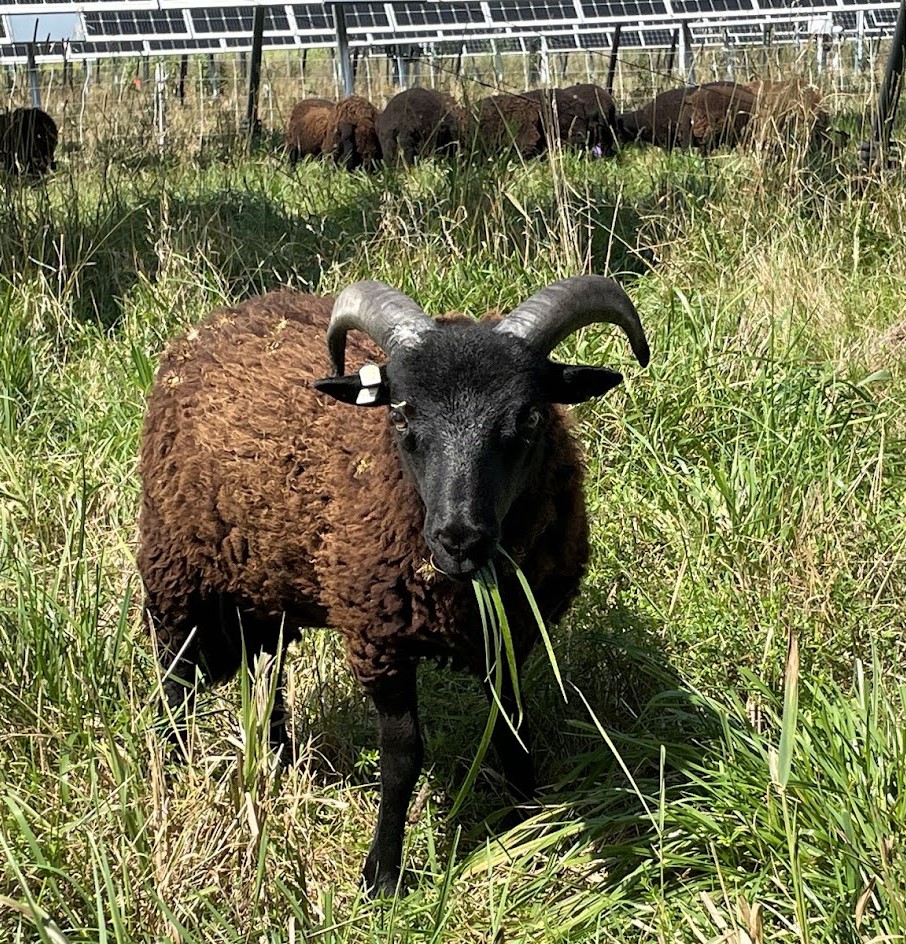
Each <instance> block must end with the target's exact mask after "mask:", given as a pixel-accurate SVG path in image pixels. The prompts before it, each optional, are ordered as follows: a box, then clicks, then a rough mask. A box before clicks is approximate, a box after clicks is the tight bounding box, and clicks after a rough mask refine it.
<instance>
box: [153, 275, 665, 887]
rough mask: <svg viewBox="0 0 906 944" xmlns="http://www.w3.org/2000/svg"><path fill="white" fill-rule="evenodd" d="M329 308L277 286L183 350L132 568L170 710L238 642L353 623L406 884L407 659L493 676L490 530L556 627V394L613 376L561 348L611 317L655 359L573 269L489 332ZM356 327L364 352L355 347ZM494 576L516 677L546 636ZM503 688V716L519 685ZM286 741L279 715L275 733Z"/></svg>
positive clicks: (574, 498) (627, 322)
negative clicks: (568, 358)
mask: <svg viewBox="0 0 906 944" xmlns="http://www.w3.org/2000/svg"><path fill="white" fill-rule="evenodd" d="M331 304H332V302H331V299H328V298H317V297H313V296H310V295H300V294H296V293H292V292H275V293H272V294H269V295H264V296H262V297H259V298H253V299H251V300H249V301H247V302H245V303H244V304H242V305H239V306H237V307H235V308H224V309H220V310H218V311H216V312H214V314H213V315H211V316H210V317H209V318H208V319H207V320H206V321H205V322H204V323H203V324H202V325H200V326H199V327H198V328H195V329H193V330H191V331H190V332H189V333H188V334H186V335H185V336H184V337H182V338H180V339H179V340H177V341H174V342H173V343H172V344H171V346H170V348H169V349H168V351H167V353H166V354H165V356H164V358H163V361H162V363H161V366H160V369H159V371H158V374H157V378H156V380H155V383H154V388H153V390H152V393H151V396H150V400H149V403H148V410H147V415H146V419H145V426H144V432H143V436H142V445H141V457H140V473H141V477H142V501H141V512H140V518H139V531H140V546H139V551H138V566H139V569H140V571H141V574H142V578H143V581H144V585H145V590H146V601H147V608H148V613H149V616H150V619H151V622H152V625H153V627H154V630H155V634H156V638H157V642H158V651H159V654H160V657H161V660H162V665H163V668H164V669H165V670H166V675H165V681H164V690H165V694H166V697H167V701H168V704H169V706H170V708H171V709H172V711H173V712H174V713H176V712H180V711H181V710H182V709H183V706H184V702H186V703H188V704H189V705H190V704H191V700H192V698H193V692H194V682H195V679H196V674H197V673H198V672H200V673H202V675H203V677H204V678H205V680H206V681H207V682H209V683H212V682H217V681H219V680H222V679H226V678H229V677H230V676H231V675H233V674H234V673H235V672H236V670H237V669H238V668H239V666H240V664H241V658H242V650H243V646H244V647H245V649H246V651H247V652H248V656H249V659H250V660H251V658H252V657H253V656H254V655H255V654H256V653H257V652H258V651H267V652H275V651H277V650H278V648H279V647H280V646H281V644H282V645H283V646H286V645H287V644H288V643H289V642H291V641H292V640H293V639H295V638H297V637H298V635H299V633H300V631H301V630H302V629H303V628H304V627H306V626H312V625H329V626H332V627H334V628H335V629H337V630H338V631H339V632H340V634H341V635H342V637H343V641H344V643H345V648H346V655H347V660H348V662H349V665H350V667H351V669H352V671H353V673H354V675H355V677H356V678H357V679H358V681H359V682H360V684H361V685H362V687H363V688H364V689H365V691H366V692H367V693H368V694H369V695H370V696H371V698H372V700H373V701H374V704H375V707H376V708H377V712H378V721H379V725H380V747H381V807H380V813H379V816H378V824H377V829H376V832H375V837H374V841H373V843H372V846H371V851H370V852H369V854H368V858H367V860H366V863H365V869H364V882H365V884H366V887H367V888H368V889H369V890H371V891H372V892H375V891H377V892H381V893H384V892H391V891H393V890H394V889H395V887H396V885H397V882H398V880H399V876H400V867H401V851H402V839H403V828H404V824H405V817H406V810H407V807H408V804H409V800H410V798H411V794H412V789H413V787H414V785H415V781H416V779H417V778H418V775H419V772H420V770H421V765H422V757H423V748H422V742H421V735H420V733H419V728H418V717H417V694H416V687H415V672H416V666H417V663H418V662H419V661H420V660H422V659H425V658H431V659H434V658H436V659H440V660H443V661H448V662H452V663H453V664H454V665H457V666H460V667H463V668H465V669H468V670H469V671H471V672H472V673H473V674H475V675H477V676H478V677H479V678H481V679H485V680H486V676H487V671H488V670H487V666H486V662H485V659H486V657H485V642H484V638H483V635H482V630H481V625H480V619H479V617H478V613H477V608H476V604H475V600H474V597H473V594H472V590H471V588H470V586H469V583H468V578H469V577H470V576H472V575H473V574H475V573H476V572H477V571H478V570H479V568H481V567H483V566H484V565H485V564H487V562H489V561H490V560H491V559H492V558H493V556H494V555H495V554H496V549H497V547H498V542H499V544H500V545H502V546H503V547H505V548H507V549H509V551H510V552H511V553H512V554H513V556H514V557H515V558H516V559H517V560H518V561H519V563H520V564H521V566H522V568H523V570H524V572H525V574H526V575H527V577H528V579H529V581H530V583H531V586H532V589H533V592H534V595H535V599H536V601H537V603H538V606H539V608H540V612H541V614H542V616H543V618H544V619H545V621H546V622H548V623H552V622H555V621H556V620H557V619H558V618H559V617H560V616H561V615H562V614H563V612H564V611H565V609H566V607H567V606H568V605H569V603H570V601H571V600H572V598H573V596H574V595H575V593H576V592H577V590H578V587H579V582H580V580H581V577H582V574H583V572H584V570H585V566H586V560H587V556H588V524H587V519H586V511H585V503H584V498H583V492H582V476H583V466H582V462H581V459H580V456H579V453H578V449H577V446H576V444H575V441H574V439H573V437H572V436H571V434H570V430H569V422H568V420H567V418H566V416H565V414H564V413H563V411H562V410H561V408H560V407H559V406H557V405H556V404H559V403H576V402H580V401H583V400H587V399H590V398H591V397H595V396H600V395H603V394H604V393H605V392H606V391H608V390H610V389H611V388H613V387H614V386H615V385H616V384H618V383H619V382H620V380H621V379H622V378H621V377H620V375H619V374H617V373H615V372H614V371H611V370H608V369H607V368H603V367H590V366H578V365H565V364H558V363H556V362H553V361H551V360H550V359H549V358H548V353H549V352H550V351H551V350H552V349H553V348H554V347H555V346H556V345H557V343H558V342H559V341H560V340H562V339H563V338H565V337H566V336H567V335H569V334H570V333H571V332H573V331H575V330H577V329H578V328H579V327H581V326H583V325H587V324H591V323H592V322H601V321H605V322H610V323H612V324H616V325H618V326H620V327H621V328H622V330H624V331H625V332H626V334H627V336H628V338H629V340H630V343H631V344H632V348H633V351H634V352H635V354H636V356H637V358H638V359H639V361H640V363H642V364H646V363H647V362H648V346H647V342H646V340H645V335H644V331H643V330H642V326H641V324H640V322H639V319H638V316H637V314H636V312H635V309H634V307H633V305H632V302H631V301H630V300H629V298H628V297H627V296H626V294H625V293H624V292H623V291H622V289H620V288H619V287H618V286H617V285H616V284H615V283H613V282H611V281H610V280H608V279H604V278H601V277H600V276H582V277H578V278H575V279H566V280H564V281H563V282H559V283H556V284H554V285H551V286H548V287H547V288H546V289H542V290H541V291H540V292H538V293H536V294H535V295H534V296H532V298H530V299H528V300H527V301H526V302H524V303H523V304H522V305H520V306H519V307H518V308H517V309H516V310H515V311H513V312H512V313H511V314H510V315H509V316H507V317H506V318H503V319H500V320H496V321H494V320H485V321H482V322H478V323H476V322H472V321H470V320H468V319H464V318H453V319H441V320H439V321H433V320H432V319H430V318H428V317H427V316H426V315H425V314H424V312H423V311H422V310H421V309H420V308H419V307H418V305H416V303H415V302H413V301H412V300H411V299H409V298H407V297H406V296H404V295H402V294H401V293H399V292H397V291H395V290H394V289H391V288H389V287H388V286H386V285H382V284H381V283H379V282H360V283H356V284H355V285H352V286H350V287H349V288H347V289H346V290H345V291H344V292H343V293H342V294H341V295H340V296H339V298H338V299H337V301H336V303H335V304H334V305H333V311H332V313H331ZM356 330H357V331H361V332H363V333H364V334H365V335H366V336H368V337H370V338H372V339H373V341H374V344H372V343H371V342H370V341H353V340H351V339H350V340H348V341H347V333H348V332H349V331H356ZM325 332H326V336H327V349H325V345H324V337H325ZM375 345H377V348H380V349H382V350H383V351H384V353H385V355H386V357H387V360H386V363H385V365H384V366H383V367H381V368H378V367H376V366H375V365H374V364H372V365H371V366H370V367H369V368H367V369H366V370H362V371H360V372H359V373H353V374H348V375H344V367H345V362H346V355H347V354H348V355H349V357H350V360H351V361H352V362H353V363H354V364H356V365H358V364H361V363H363V362H365V361H368V360H372V359H374V358H375V357H376V356H377V349H376V347H375ZM328 351H329V355H330V356H329V360H328V356H327V355H328ZM326 374H332V376H330V377H327V378H325V375H326ZM318 378H324V379H318ZM330 397H333V398H334V399H330ZM335 400H339V401H342V402H339V403H338V402H335ZM348 404H355V405H360V406H361V407H387V408H388V409H386V410H385V409H362V408H359V409H356V407H355V406H352V405H348ZM498 570H499V574H500V585H501V593H502V596H503V599H504V600H505V601H506V606H507V610H508V615H509V619H510V624H511V632H512V637H513V641H514V647H515V653H516V659H517V661H518V663H519V665H520V666H521V664H522V662H523V661H524V659H525V657H526V656H527V654H528V653H529V651H530V650H531V648H532V647H533V645H534V644H535V642H536V640H537V638H538V627H537V625H536V623H535V621H534V619H533V617H532V614H531V612H530V610H529V608H528V605H527V603H526V601H525V599H524V597H523V594H522V592H521V590H520V589H519V586H518V583H517V580H516V578H515V576H514V575H513V574H512V573H511V572H510V570H509V569H508V568H507V566H506V565H505V564H502V563H500V564H499V566H498ZM486 684H487V683H486ZM502 701H503V705H504V708H505V710H507V713H508V714H510V715H512V713H513V709H514V695H513V686H512V684H511V683H510V681H509V680H507V681H506V682H505V683H504V688H503V693H502ZM275 713H279V714H282V699H281V698H280V697H279V689H278V704H277V706H276V707H275ZM520 733H521V735H522V738H523V743H520V741H519V740H518V738H516V737H515V736H514V735H513V733H512V732H511V730H510V728H509V726H508V725H507V724H506V723H503V722H499V723H498V724H497V726H496V729H495V732H494V743H495V745H496V748H497V751H498V754H499V756H500V760H501V762H502V764H503V767H504V771H505V774H506V777H507V780H508V782H509V784H510V787H511V790H512V791H513V793H514V795H515V796H517V797H522V798H526V797H529V796H530V795H531V794H532V793H533V791H534V773H533V768H532V764H531V760H530V756H529V755H527V754H526V748H525V747H524V746H523V744H527V743H528V741H527V732H526V731H525V729H524V727H523V728H521V729H520ZM282 734H283V732H282V731H281V727H280V724H279V723H278V722H275V723H274V726H273V728H272V737H273V738H274V739H275V740H277V741H279V740H280V738H281V736H282Z"/></svg>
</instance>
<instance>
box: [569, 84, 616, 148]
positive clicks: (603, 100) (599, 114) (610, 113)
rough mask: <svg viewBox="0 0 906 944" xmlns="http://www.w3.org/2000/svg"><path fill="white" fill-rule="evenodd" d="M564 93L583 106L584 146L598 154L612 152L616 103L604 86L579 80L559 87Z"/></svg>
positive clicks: (614, 135) (614, 137) (614, 140)
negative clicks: (573, 83) (585, 134)
mask: <svg viewBox="0 0 906 944" xmlns="http://www.w3.org/2000/svg"><path fill="white" fill-rule="evenodd" d="M561 91H562V92H563V94H564V95H566V96H569V97H571V98H575V99H578V100H579V101H580V102H582V104H583V105H584V106H585V119H586V127H587V135H588V136H587V140H586V141H585V142H584V143H585V145H586V147H589V148H591V149H592V150H593V151H595V153H596V154H599V155H610V154H612V153H613V150H614V144H615V142H616V127H617V121H616V114H617V113H616V105H615V104H614V100H613V96H612V95H611V94H610V92H608V91H607V89H606V88H602V87H601V86H600V85H595V84H594V83H592V82H581V83H579V84H578V85H569V86H567V87H566V88H564V89H561Z"/></svg>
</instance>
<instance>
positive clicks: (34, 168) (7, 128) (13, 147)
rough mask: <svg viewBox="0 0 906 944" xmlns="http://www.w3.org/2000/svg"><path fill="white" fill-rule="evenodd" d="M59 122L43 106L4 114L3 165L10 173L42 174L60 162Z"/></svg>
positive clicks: (0, 132) (0, 125)
mask: <svg viewBox="0 0 906 944" xmlns="http://www.w3.org/2000/svg"><path fill="white" fill-rule="evenodd" d="M57 138H58V133H57V125H56V122H55V121H54V120H53V118H51V117H50V115H48V114H47V112H46V111H42V110H41V109H40V108H16V109H14V110H13V111H11V112H9V113H7V114H4V115H0V167H2V168H3V169H4V170H5V171H6V172H7V173H8V174H21V175H23V176H27V177H40V176H41V175H42V174H46V173H47V172H48V171H49V170H52V169H53V168H54V167H55V166H56V162H55V161H54V152H55V150H56V147H57Z"/></svg>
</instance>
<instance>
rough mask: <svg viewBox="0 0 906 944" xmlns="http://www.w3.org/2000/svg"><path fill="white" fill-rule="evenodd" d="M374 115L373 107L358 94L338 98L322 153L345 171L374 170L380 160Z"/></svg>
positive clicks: (375, 116) (374, 109) (375, 113)
mask: <svg viewBox="0 0 906 944" xmlns="http://www.w3.org/2000/svg"><path fill="white" fill-rule="evenodd" d="M377 114H378V111H377V109H376V108H375V107H374V105H372V104H371V102H369V101H368V100H367V99H364V98H361V97H360V96H358V95H350V96H349V97H347V98H344V99H341V100H340V101H339V102H337V105H336V107H335V108H334V112H333V118H332V120H331V121H330V124H329V126H328V128H327V132H326V134H325V138H324V143H323V151H324V153H325V154H329V155H330V156H331V157H332V158H333V159H334V160H335V161H336V162H337V163H338V164H342V165H343V166H344V167H346V168H347V169H348V170H355V169H356V168H358V167H364V168H365V169H366V170H372V169H373V168H375V167H376V166H377V165H378V164H379V163H380V160H381V144H380V141H378V136H377V127H376V121H377Z"/></svg>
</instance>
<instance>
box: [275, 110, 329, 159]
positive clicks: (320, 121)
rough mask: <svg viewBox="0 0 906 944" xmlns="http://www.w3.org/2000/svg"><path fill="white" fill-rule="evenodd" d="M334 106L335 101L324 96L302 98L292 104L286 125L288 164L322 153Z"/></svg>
mask: <svg viewBox="0 0 906 944" xmlns="http://www.w3.org/2000/svg"><path fill="white" fill-rule="evenodd" d="M336 107H337V106H336V103H335V102H330V101H328V100H327V99H326V98H303V99H302V101H301V102H296V104H295V105H293V110H292V112H291V113H290V116H289V121H288V122H287V125H286V156H287V157H288V158H289V162H290V164H295V163H297V162H298V161H299V160H300V159H301V158H303V157H318V156H320V155H321V154H323V153H324V139H325V137H326V136H327V133H328V130H329V129H330V127H331V123H332V122H333V118H334V113H335V111H336Z"/></svg>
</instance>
